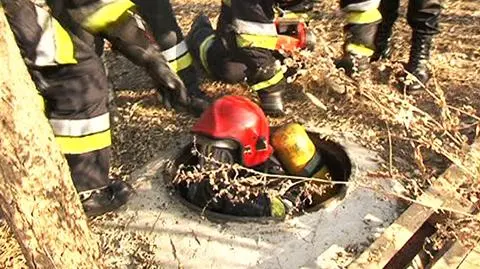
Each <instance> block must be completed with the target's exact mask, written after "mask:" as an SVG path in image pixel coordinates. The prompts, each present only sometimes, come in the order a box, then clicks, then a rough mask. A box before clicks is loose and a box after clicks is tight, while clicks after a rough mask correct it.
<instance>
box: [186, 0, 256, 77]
mask: <svg viewBox="0 0 480 269" xmlns="http://www.w3.org/2000/svg"><path fill="white" fill-rule="evenodd" d="M227 4H229V3H227ZM227 4H225V1H224V2H223V3H222V8H221V12H220V18H219V20H218V24H217V31H214V30H213V28H212V25H211V23H210V20H209V18H208V17H207V16H205V15H203V14H200V15H199V16H197V18H195V20H194V22H193V24H192V27H191V29H190V32H189V33H188V35H187V37H186V40H187V44H188V47H189V49H190V51H191V53H192V55H193V57H194V58H195V59H196V61H197V62H199V63H200V64H201V66H202V67H203V69H204V70H205V71H206V72H207V73H208V74H209V75H210V76H211V77H213V78H214V79H218V80H222V81H225V82H227V83H238V82H242V81H244V80H245V79H246V74H245V71H246V69H247V67H246V66H245V64H243V63H241V62H238V61H235V60H234V59H233V57H232V50H231V49H229V48H228V45H227V44H228V43H232V42H229V40H228V39H229V38H231V37H233V38H235V35H234V33H233V32H232V31H231V30H230V31H228V30H227V29H228V27H229V26H231V21H232V19H231V7H230V6H228V5H227Z"/></svg>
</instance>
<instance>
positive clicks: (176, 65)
mask: <svg viewBox="0 0 480 269" xmlns="http://www.w3.org/2000/svg"><path fill="white" fill-rule="evenodd" d="M192 63H193V59H192V55H190V53H186V54H185V55H183V56H182V57H180V58H178V59H176V60H174V61H171V62H169V63H168V65H169V66H170V69H172V70H173V71H174V72H175V73H178V72H180V71H182V70H183V69H185V68H187V67H189V66H190V65H192Z"/></svg>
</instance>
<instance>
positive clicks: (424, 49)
mask: <svg viewBox="0 0 480 269" xmlns="http://www.w3.org/2000/svg"><path fill="white" fill-rule="evenodd" d="M432 38H433V36H432V35H425V34H420V33H417V32H413V34H412V41H411V47H410V58H409V60H408V63H407V66H406V67H405V69H406V71H407V72H409V73H411V74H412V75H414V76H415V77H416V78H417V79H418V81H417V80H414V81H411V82H409V84H408V85H407V91H410V92H412V91H418V90H420V89H422V88H423V86H424V85H425V84H426V83H427V82H428V80H429V78H430V74H429V71H428V67H427V65H428V60H429V59H430V48H431V46H432ZM402 80H403V81H404V82H405V81H406V76H405V77H404V78H403V79H402ZM422 84H423V86H422Z"/></svg>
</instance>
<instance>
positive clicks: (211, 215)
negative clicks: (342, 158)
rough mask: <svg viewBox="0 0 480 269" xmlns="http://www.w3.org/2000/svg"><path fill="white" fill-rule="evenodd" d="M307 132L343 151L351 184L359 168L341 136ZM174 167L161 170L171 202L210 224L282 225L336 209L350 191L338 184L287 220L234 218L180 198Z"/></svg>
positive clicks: (186, 146)
mask: <svg viewBox="0 0 480 269" xmlns="http://www.w3.org/2000/svg"><path fill="white" fill-rule="evenodd" d="M307 132H308V133H309V135H312V136H316V139H319V140H325V141H329V142H332V143H334V144H336V146H338V147H339V148H341V149H342V151H343V153H345V155H346V157H347V159H348V162H349V165H350V171H349V177H348V179H347V180H346V181H347V182H351V180H352V179H354V178H355V177H356V176H357V175H358V174H359V168H358V164H357V162H356V161H355V159H354V158H351V154H350V152H349V150H348V148H347V147H345V146H344V145H345V143H346V140H345V139H344V138H342V137H341V136H337V135H336V136H334V137H332V136H328V137H325V136H322V135H321V134H320V133H318V132H317V131H315V130H309V129H307ZM191 145H192V142H191V140H190V142H189V143H187V144H185V145H184V146H183V147H182V150H181V151H180V152H178V153H177V154H176V155H175V157H174V158H173V160H176V159H177V158H180V156H182V155H183V154H185V151H186V148H188V147H189V146H191ZM174 167H175V165H172V164H170V167H169V168H167V169H164V170H163V175H164V176H163V178H164V181H165V183H166V184H167V185H168V186H171V187H173V190H174V193H173V195H171V196H170V197H171V198H172V199H173V200H175V201H177V202H179V203H180V204H182V205H183V206H185V207H186V208H188V209H189V210H192V211H194V212H195V214H199V216H200V217H201V218H202V219H207V220H209V221H211V222H216V223H225V222H237V223H256V224H271V223H284V222H285V221H286V220H291V219H295V218H299V217H302V216H304V215H308V214H313V213H316V212H319V211H322V210H325V209H330V208H333V207H336V206H337V205H339V204H340V203H341V201H342V200H344V199H345V198H346V196H347V195H348V193H349V190H350V189H351V188H349V187H348V185H349V184H348V183H347V184H343V185H342V184H339V185H340V189H339V191H338V193H337V194H336V195H335V196H333V197H331V198H329V199H327V200H326V201H324V202H322V203H320V204H318V205H315V206H313V209H309V210H307V211H305V212H302V213H301V214H298V215H295V216H293V217H289V218H275V217H269V216H265V217H248V216H236V215H229V214H223V213H218V212H215V211H211V210H207V209H204V208H202V207H200V206H197V205H195V204H193V203H191V202H189V201H187V200H186V199H185V198H184V197H183V196H181V194H180V193H179V191H178V190H177V188H176V187H175V186H173V185H172V183H171V180H172V178H173V177H174V176H175V173H176V169H174Z"/></svg>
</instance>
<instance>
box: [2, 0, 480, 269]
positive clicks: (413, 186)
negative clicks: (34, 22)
mask: <svg viewBox="0 0 480 269" xmlns="http://www.w3.org/2000/svg"><path fill="white" fill-rule="evenodd" d="M219 2H220V1H209V0H200V1H198V0H197V1H186V0H175V1H173V4H174V7H175V11H176V14H177V18H178V20H179V23H180V25H181V27H182V29H183V30H184V33H186V32H187V31H188V29H189V25H190V23H191V21H192V19H193V17H194V16H195V15H196V14H198V13H199V12H206V13H207V15H209V16H210V18H212V19H213V18H215V16H216V15H218V11H219V9H218V7H219ZM403 6H405V3H403ZM445 6H446V9H444V13H443V16H442V21H441V25H442V33H441V34H440V35H438V36H437V37H436V39H435V48H434V50H433V53H432V55H433V57H432V61H431V62H432V67H433V69H434V73H435V77H434V79H433V80H432V82H431V83H429V85H427V89H428V90H429V91H430V92H431V94H429V93H428V92H424V93H421V94H419V95H415V96H413V97H408V96H405V95H403V94H402V93H401V92H399V91H397V90H396V88H395V77H394V75H395V73H396V72H398V71H399V70H400V69H401V65H400V63H401V62H404V61H406V59H407V57H408V48H409V36H410V28H409V27H408V26H407V24H406V21H405V18H404V16H401V18H400V20H399V21H398V23H397V24H396V28H395V36H394V47H395V50H394V54H393V58H392V61H390V62H382V63H376V64H374V65H373V66H372V69H371V70H370V72H369V73H368V75H367V76H366V77H364V78H362V80H361V81H360V82H358V81H352V80H350V79H348V78H346V77H345V76H343V74H341V73H339V72H338V71H337V70H335V68H334V67H333V62H332V59H333V58H334V57H337V56H339V55H340V53H341V52H340V48H341V44H342V31H341V30H342V29H341V27H340V25H341V24H342V18H341V17H340V16H339V14H338V12H337V11H336V10H337V1H320V2H319V3H317V7H316V10H317V11H316V12H315V14H314V20H313V22H312V26H313V28H314V30H315V31H316V33H317V34H318V37H319V39H320V42H319V44H318V46H317V48H316V50H315V52H314V53H313V54H311V55H308V54H302V55H297V56H296V58H297V59H299V60H302V61H304V62H305V63H306V66H307V68H306V70H305V75H303V76H301V77H300V78H299V79H298V80H297V81H296V82H294V83H292V84H289V86H290V89H289V91H288V94H287V96H288V104H287V107H288V109H289V110H290V114H289V115H288V116H287V117H285V118H283V119H272V123H273V124H280V123H282V122H288V121H298V122H301V123H303V124H305V125H307V126H310V127H324V128H325V129H328V130H329V132H331V133H335V132H340V131H347V132H350V133H352V134H353V135H352V136H351V137H350V139H352V140H355V141H356V142H359V143H361V144H363V145H365V146H366V147H368V148H371V149H374V150H376V151H378V152H380V153H381V154H382V155H383V157H384V159H385V160H386V161H385V163H384V165H383V169H382V171H378V173H379V174H381V175H384V176H388V177H391V178H393V179H396V180H400V181H402V182H404V183H405V186H406V188H407V189H409V190H410V191H411V194H412V196H413V197H414V196H415V195H416V194H421V193H422V189H424V188H425V187H426V186H427V185H428V184H429V183H430V180H431V179H434V178H435V176H438V175H439V174H440V173H441V172H442V171H444V170H445V168H446V167H448V165H450V164H451V163H452V162H455V163H460V164H461V161H462V157H463V156H464V155H463V153H462V152H463V150H464V142H465V141H466V140H468V141H469V142H471V141H472V139H473V138H474V137H475V135H476V124H477V121H478V117H476V116H475V115H477V116H478V115H479V109H480V74H479V72H480V71H479V70H480V68H479V67H480V66H479V65H480V64H479V60H480V49H479V47H478V44H479V43H480V30H479V29H478V25H480V12H479V11H478V10H480V3H478V2H477V1H473V0H470V1H466V0H464V1H461V0H456V1H453V0H449V1H445ZM402 14H405V9H403V10H402ZM107 64H108V65H109V66H110V69H111V77H113V78H114V85H115V86H116V88H118V89H119V91H118V98H117V102H118V107H119V111H118V112H119V119H120V120H119V122H118V123H117V124H116V126H115V128H114V137H115V138H114V147H113V149H114V150H113V152H114V154H113V163H112V173H111V175H112V177H116V178H122V179H126V180H127V179H128V178H129V175H130V173H131V172H132V171H134V170H135V169H137V168H140V167H141V166H142V165H144V164H145V163H146V162H148V161H149V160H151V158H152V157H153V156H154V155H155V153H156V152H158V151H161V150H163V149H164V148H165V147H166V146H167V145H169V144H172V143H175V137H176V136H177V135H178V134H180V133H182V132H188V131H189V128H190V127H191V125H192V123H193V121H194V119H193V118H191V117H190V116H189V115H185V114H176V113H173V112H171V111H166V110H165V109H163V108H161V107H160V106H159V105H158V103H157V101H156V99H155V97H154V94H153V93H152V92H151V91H149V90H139V89H148V88H149V87H150V83H149V79H148V78H146V77H145V75H144V74H143V73H142V72H141V71H139V70H138V69H135V68H132V66H131V65H130V64H129V63H126V62H125V60H122V59H121V58H119V57H117V56H115V55H109V57H108V59H107ZM435 82H436V83H435ZM202 87H203V88H204V89H205V90H206V91H207V92H209V93H210V94H211V95H215V96H219V95H223V94H232V93H235V94H243V95H247V96H251V97H253V96H252V95H251V94H250V93H249V92H248V91H246V88H245V87H244V86H242V85H233V86H232V85H225V84H223V83H212V82H211V81H206V82H205V83H204V84H203V85H202ZM120 89H129V90H120ZM305 92H309V93H311V94H313V95H315V96H316V97H317V98H319V100H320V101H321V102H322V103H323V104H324V105H325V106H326V108H327V110H324V109H322V108H320V107H318V106H317V105H316V104H314V103H312V102H311V101H310V100H309V99H308V98H307V97H306V96H305V94H304V93H305ZM343 92H344V93H343ZM299 108H301V109H299ZM387 126H388V128H387ZM389 142H391V143H389ZM390 144H391V145H392V147H390V146H389V145H390ZM412 152H413V153H414V154H412ZM389 160H391V161H389ZM479 189H480V188H479V186H478V183H476V184H475V185H473V186H472V188H471V189H470V190H469V191H467V192H465V193H462V194H461V195H463V196H465V195H466V196H469V197H468V198H470V199H474V198H478V196H475V195H477V192H478V190H479ZM107 218H116V216H115V215H114V214H111V215H108V216H105V217H102V218H97V219H96V220H94V221H93V222H92V224H93V227H94V230H95V231H96V232H98V233H99V234H100V236H101V238H102V239H101V240H102V247H103V249H104V253H105V258H106V261H107V264H108V265H110V266H111V267H112V268H116V267H119V266H120V265H119V264H130V265H131V267H133V268H136V267H141V264H143V265H144V266H145V264H148V263H149V262H148V260H149V257H151V252H152V251H154V247H153V246H151V245H150V244H149V242H148V239H147V238H146V237H145V236H143V235H142V233H132V232H129V233H126V232H124V231H110V230H106V229H104V228H101V227H100V225H97V224H101V223H102V221H103V220H104V219H107ZM465 223H468V225H465ZM449 224H450V225H449V226H448V227H446V228H445V229H446V230H448V233H449V234H450V235H451V234H453V233H452V231H454V230H455V227H459V226H458V225H459V224H462V225H463V226H461V227H467V226H469V227H470V228H468V229H467V230H464V231H468V232H470V233H471V231H472V230H473V229H475V228H476V227H474V226H475V225H474V224H473V223H472V222H468V221H466V220H462V221H456V222H452V223H449ZM0 229H1V230H0V246H1V247H0V267H2V266H3V267H5V268H17V267H18V268H20V267H21V266H22V264H23V263H22V257H21V254H20V252H19V249H18V247H17V246H16V244H15V242H14V239H13V238H12V237H11V235H10V234H9V233H8V229H7V228H6V227H5V224H0ZM127 243H128V244H127ZM119 244H122V245H123V246H125V247H123V248H122V249H121V250H119V249H118V245H119Z"/></svg>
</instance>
